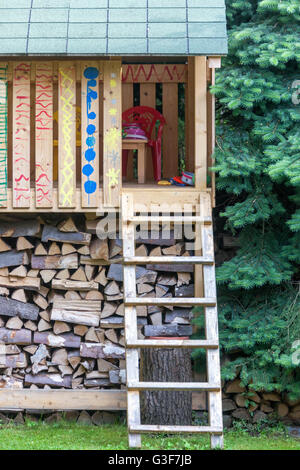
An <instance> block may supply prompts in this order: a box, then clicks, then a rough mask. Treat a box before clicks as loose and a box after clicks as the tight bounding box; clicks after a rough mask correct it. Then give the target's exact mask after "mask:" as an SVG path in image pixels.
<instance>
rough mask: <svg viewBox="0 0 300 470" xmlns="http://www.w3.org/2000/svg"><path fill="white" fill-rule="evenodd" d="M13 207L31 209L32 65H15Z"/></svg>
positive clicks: (21, 63)
mask: <svg viewBox="0 0 300 470" xmlns="http://www.w3.org/2000/svg"><path fill="white" fill-rule="evenodd" d="M12 185H13V206H14V207H24V208H28V207H30V63H29V62H17V63H15V64H14V65H13V168H12Z"/></svg>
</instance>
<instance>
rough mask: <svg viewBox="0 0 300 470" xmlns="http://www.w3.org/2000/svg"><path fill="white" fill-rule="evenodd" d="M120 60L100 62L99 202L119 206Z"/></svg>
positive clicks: (120, 167) (120, 184) (120, 181)
mask: <svg viewBox="0 0 300 470" xmlns="http://www.w3.org/2000/svg"><path fill="white" fill-rule="evenodd" d="M121 73H122V69H121V61H118V60H112V61H106V62H104V110H103V116H104V124H103V129H104V138H103V145H104V150H103V191H104V194H103V202H104V206H105V207H119V206H120V192H121V188H122V116H121V114H122V90H121V88H122V87H121Z"/></svg>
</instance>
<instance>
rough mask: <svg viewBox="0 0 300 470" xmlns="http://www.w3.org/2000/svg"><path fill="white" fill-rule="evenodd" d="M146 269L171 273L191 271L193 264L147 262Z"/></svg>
mask: <svg viewBox="0 0 300 470" xmlns="http://www.w3.org/2000/svg"><path fill="white" fill-rule="evenodd" d="M146 268H147V269H153V270H155V271H164V272H171V273H180V272H181V273H193V272H194V266H193V265H192V264H147V265H146Z"/></svg>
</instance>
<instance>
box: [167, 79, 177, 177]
mask: <svg viewBox="0 0 300 470" xmlns="http://www.w3.org/2000/svg"><path fill="white" fill-rule="evenodd" d="M163 115H164V118H165V119H166V121H167V124H166V125H165V127H164V131H163V177H164V178H172V177H174V176H177V175H178V85H177V84H176V83H167V84H163Z"/></svg>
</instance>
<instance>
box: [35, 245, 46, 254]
mask: <svg viewBox="0 0 300 470" xmlns="http://www.w3.org/2000/svg"><path fill="white" fill-rule="evenodd" d="M34 254H35V255H36V256H44V255H47V254H48V252H47V250H46V248H45V247H44V245H43V244H42V243H39V244H38V245H37V247H36V249H35V250H34Z"/></svg>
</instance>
